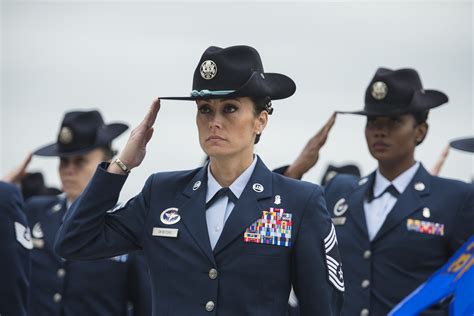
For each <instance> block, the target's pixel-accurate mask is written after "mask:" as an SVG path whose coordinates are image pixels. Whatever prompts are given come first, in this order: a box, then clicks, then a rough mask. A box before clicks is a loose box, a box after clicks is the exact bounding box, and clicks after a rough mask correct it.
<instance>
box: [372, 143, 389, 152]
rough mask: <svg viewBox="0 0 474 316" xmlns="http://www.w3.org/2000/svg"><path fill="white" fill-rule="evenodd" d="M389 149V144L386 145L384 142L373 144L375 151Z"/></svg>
mask: <svg viewBox="0 0 474 316" xmlns="http://www.w3.org/2000/svg"><path fill="white" fill-rule="evenodd" d="M388 147H389V145H388V144H386V143H384V142H380V141H379V142H375V143H373V144H372V148H374V149H375V150H385V149H387V148H388Z"/></svg>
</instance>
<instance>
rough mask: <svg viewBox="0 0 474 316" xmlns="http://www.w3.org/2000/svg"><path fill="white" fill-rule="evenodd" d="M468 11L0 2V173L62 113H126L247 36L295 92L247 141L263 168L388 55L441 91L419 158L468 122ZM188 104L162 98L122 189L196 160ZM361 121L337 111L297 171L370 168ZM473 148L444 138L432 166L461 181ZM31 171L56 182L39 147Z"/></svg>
mask: <svg viewBox="0 0 474 316" xmlns="http://www.w3.org/2000/svg"><path fill="white" fill-rule="evenodd" d="M472 16H473V4H472V2H471V1H454V2H453V1H444V2H429V1H422V2H408V1H404V2H398V3H395V2H386V1H382V2H380V1H379V2H331V3H329V2H291V3H290V2H269V1H263V2H241V3H237V2H230V1H224V2H223V1H220V2H200V1H190V2H186V3H185V2H179V3H174V2H173V3H171V2H139V3H135V2H133V3H132V2H114V1H106V2H100V3H99V2H90V1H89V2H71V1H65V2H64V1H63V2H43V1H2V3H1V19H2V21H1V26H2V28H1V29H2V32H1V36H2V38H1V44H2V50H1V53H2V56H1V67H2V72H1V73H2V76H1V112H0V119H1V120H0V122H1V127H0V133H1V137H0V148H1V149H0V150H1V151H0V158H1V160H0V174H4V173H6V172H7V171H8V170H10V169H11V168H13V167H14V166H16V165H17V164H18V163H19V162H20V161H21V160H22V159H23V157H24V156H25V155H26V153H27V152H28V151H31V150H34V149H36V148H37V147H39V146H41V145H44V144H47V143H50V142H53V141H54V140H55V139H56V134H57V132H58V128H59V123H60V121H61V119H62V116H63V112H64V111H67V110H71V109H76V108H81V109H87V108H93V107H94V108H98V109H100V110H101V112H102V114H103V115H104V117H105V120H106V122H111V121H126V122H129V123H130V124H132V125H136V124H137V123H138V122H140V120H141V118H142V117H143V115H144V114H145V113H146V111H147V109H148V106H149V104H150V103H151V101H152V100H153V99H154V98H155V97H157V96H160V95H161V96H164V95H187V94H188V93H189V91H190V90H191V82H192V74H193V71H194V68H195V66H196V63H197V62H198V60H199V58H200V56H201V54H202V52H203V51H204V49H205V48H206V47H208V46H210V45H217V46H230V45H236V44H247V45H251V46H254V47H256V48H257V49H258V50H259V52H260V54H261V56H262V60H263V63H264V66H265V69H266V70H267V71H269V72H282V73H284V74H287V75H289V76H290V77H292V78H293V79H294V80H295V81H296V83H297V87H298V88H297V92H296V94H295V95H294V96H293V97H292V98H290V99H287V100H282V101H276V102H274V108H275V112H274V115H272V116H271V117H270V122H269V125H268V127H267V129H266V130H265V131H264V133H263V137H262V141H261V143H260V144H258V146H257V147H256V152H257V153H258V154H260V155H261V156H262V158H263V159H264V160H265V162H266V164H267V165H268V167H270V168H275V167H277V166H280V165H283V164H286V163H289V162H292V161H293V160H294V159H295V157H296V156H297V154H298V153H299V152H300V151H301V149H302V148H303V146H304V145H305V144H306V142H307V140H308V139H309V138H310V137H311V136H312V135H313V134H314V133H315V132H316V131H317V130H318V129H319V128H320V127H321V126H322V124H323V123H324V122H325V121H326V120H327V118H328V117H329V116H330V114H331V113H332V111H334V110H335V109H339V110H358V109H361V108H362V107H363V96H364V91H365V88H366V86H367V84H368V82H369V80H370V79H371V77H372V76H373V74H374V72H375V69H376V68H377V67H378V66H385V67H389V68H401V67H413V68H416V69H417V70H418V71H419V72H420V74H421V76H422V79H423V84H424V86H425V88H427V89H429V88H434V89H439V90H442V91H444V92H445V93H447V94H448V95H449V97H450V102H449V103H448V105H445V106H442V107H440V108H437V109H435V110H433V111H432V112H431V114H430V118H429V123H430V130H429V134H428V137H427V139H426V140H425V142H424V143H423V144H422V145H421V146H420V147H419V148H418V149H417V159H418V160H421V161H422V162H423V163H424V165H425V166H426V167H427V168H428V169H430V168H431V167H432V166H433V165H434V163H435V161H436V159H437V158H438V155H439V154H440V152H441V150H442V149H443V147H444V146H445V145H446V144H447V143H448V142H449V140H451V139H453V138H457V137H462V136H469V135H473V134H474V128H473V115H474V113H473V102H472V101H473V100H472V98H473V95H472V92H473V77H472V71H473V64H472V60H473V29H472V27H473V25H472ZM195 112H196V108H195V105H194V103H192V102H178V101H163V102H162V109H161V112H160V114H159V116H158V120H157V122H156V131H155V135H154V138H153V139H152V141H151V143H150V144H149V148H148V154H147V157H146V158H145V161H144V162H143V164H142V166H140V167H139V168H137V169H136V170H134V171H133V173H132V174H131V176H130V179H129V181H128V182H127V184H126V186H125V189H124V191H123V196H122V198H123V199H126V198H128V197H130V196H132V195H133V194H135V193H136V192H137V191H138V190H139V189H140V188H141V187H142V185H143V183H144V181H145V179H146V177H147V176H148V175H149V174H151V173H153V172H156V171H165V170H176V169H190V168H194V167H197V166H198V165H200V164H201V162H202V160H203V158H204V154H203V153H202V151H201V149H200V147H199V143H198V138H197V129H196V125H195ZM364 124H365V119H364V118H363V117H359V116H339V117H338V118H337V122H336V125H335V126H334V128H333V130H332V132H331V134H330V138H329V140H328V143H327V145H326V146H325V147H324V149H323V150H322V152H321V158H320V161H319V163H318V165H317V166H316V167H315V168H313V169H312V170H311V171H310V172H309V173H308V174H306V176H305V177H304V179H306V180H309V181H319V179H320V177H321V175H322V172H323V171H324V169H325V168H326V166H327V164H328V163H329V162H333V163H336V164H342V163H347V162H357V163H359V165H360V166H361V168H362V171H363V173H369V172H370V171H372V170H373V169H374V168H375V167H376V162H375V161H374V160H373V159H372V158H371V157H370V155H369V153H368V151H367V148H366V144H365V138H364V136H363V130H364ZM127 137H128V133H127V135H125V136H122V137H121V138H119V139H118V140H117V141H116V142H115V144H116V147H121V146H123V144H124V143H125V141H126V139H127ZM472 157H473V156H472V155H469V154H467V153H463V152H460V151H456V150H451V152H450V155H449V157H448V159H447V161H446V163H445V166H444V168H443V170H442V173H441V175H442V176H445V177H452V178H458V179H462V180H465V181H469V180H470V179H471V176H472V174H473V173H474V172H473V166H474V164H473V158H472ZM30 170H43V171H44V172H45V174H46V180H47V182H48V183H49V184H51V185H56V186H59V179H58V176H57V160H56V159H54V158H49V159H48V158H38V157H36V158H34V160H33V162H32V164H31V168H30Z"/></svg>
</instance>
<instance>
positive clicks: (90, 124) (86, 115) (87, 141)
mask: <svg viewBox="0 0 474 316" xmlns="http://www.w3.org/2000/svg"><path fill="white" fill-rule="evenodd" d="M127 129H128V125H126V124H123V123H111V124H105V123H104V120H103V119H102V115H100V113H99V112H98V111H96V110H92V111H72V112H67V113H66V114H65V115H64V118H63V121H62V123H61V128H60V129H59V133H58V137H57V141H56V142H55V143H53V144H50V145H46V146H43V147H41V148H39V149H38V150H36V151H35V152H34V154H35V155H38V156H59V157H67V156H73V155H80V154H85V153H87V152H89V151H91V150H93V149H95V148H98V147H102V146H107V145H109V144H110V143H111V142H112V140H113V139H115V138H117V137H118V136H119V135H120V134H122V133H123V132H125V131H126V130H127Z"/></svg>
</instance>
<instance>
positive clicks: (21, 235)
mask: <svg viewBox="0 0 474 316" xmlns="http://www.w3.org/2000/svg"><path fill="white" fill-rule="evenodd" d="M14 225H15V235H16V240H17V241H18V242H19V243H20V245H22V246H23V247H25V248H26V249H33V242H32V241H31V234H30V228H29V227H25V226H23V225H22V224H20V223H18V222H15V224H14Z"/></svg>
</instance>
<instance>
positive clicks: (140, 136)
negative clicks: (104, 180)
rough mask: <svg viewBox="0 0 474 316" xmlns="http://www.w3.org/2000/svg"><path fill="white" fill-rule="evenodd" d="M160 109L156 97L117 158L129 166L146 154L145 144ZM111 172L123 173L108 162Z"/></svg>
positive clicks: (138, 163)
mask: <svg viewBox="0 0 474 316" xmlns="http://www.w3.org/2000/svg"><path fill="white" fill-rule="evenodd" d="M159 110H160V99H156V100H155V101H154V102H153V104H152V105H151V106H150V110H149V111H148V113H147V114H146V116H145V118H144V119H143V121H142V122H141V123H140V124H139V125H138V126H137V127H136V128H135V129H133V130H132V132H131V134H130V137H129V138H128V141H127V144H126V145H125V147H124V148H123V149H122V151H121V152H120V153H119V155H118V158H119V159H120V160H121V161H122V162H123V163H124V164H125V165H126V166H127V167H128V168H129V169H132V168H135V167H138V166H139V165H140V164H141V163H142V161H143V159H144V158H145V154H146V145H147V144H148V142H149V141H150V139H151V137H152V136H153V131H154V129H153V124H155V120H156V116H157V115H158V111H159ZM107 171H109V172H113V173H123V171H122V170H121V169H120V168H118V167H117V166H116V165H115V164H110V166H109V168H108V169H107Z"/></svg>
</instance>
